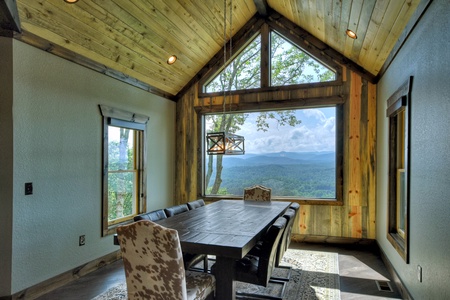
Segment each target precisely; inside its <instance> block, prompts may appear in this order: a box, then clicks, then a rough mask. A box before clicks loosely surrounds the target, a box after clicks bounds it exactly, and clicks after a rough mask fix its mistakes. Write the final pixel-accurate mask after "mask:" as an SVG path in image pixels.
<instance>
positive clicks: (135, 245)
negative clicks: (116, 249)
mask: <svg viewBox="0 0 450 300" xmlns="http://www.w3.org/2000/svg"><path fill="white" fill-rule="evenodd" d="M117 234H118V239H119V243H120V249H121V251H122V258H123V263H124V266H125V276H126V282H127V290H128V292H127V294H128V299H130V300H137V299H179V300H191V299H213V297H214V291H215V286H216V279H215V277H214V276H213V275H211V274H207V273H203V272H192V271H186V270H185V269H184V266H183V256H182V252H181V245H180V239H179V236H178V232H177V231H176V230H174V229H170V228H166V227H163V226H161V225H158V224H156V223H153V222H151V221H146V220H144V221H138V222H134V223H131V224H129V225H124V226H120V227H118V228H117ZM208 296H209V297H208ZM207 297H208V298H207Z"/></svg>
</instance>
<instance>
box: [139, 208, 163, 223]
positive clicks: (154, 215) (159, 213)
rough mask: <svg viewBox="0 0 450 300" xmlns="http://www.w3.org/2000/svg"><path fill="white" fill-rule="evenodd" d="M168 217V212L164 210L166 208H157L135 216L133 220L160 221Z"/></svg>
mask: <svg viewBox="0 0 450 300" xmlns="http://www.w3.org/2000/svg"><path fill="white" fill-rule="evenodd" d="M165 218H167V215H166V213H165V212H164V209H157V210H154V211H151V212H147V213H143V214H140V215H137V216H135V217H134V218H133V220H134V221H135V222H136V221H142V220H148V221H158V220H162V219H165Z"/></svg>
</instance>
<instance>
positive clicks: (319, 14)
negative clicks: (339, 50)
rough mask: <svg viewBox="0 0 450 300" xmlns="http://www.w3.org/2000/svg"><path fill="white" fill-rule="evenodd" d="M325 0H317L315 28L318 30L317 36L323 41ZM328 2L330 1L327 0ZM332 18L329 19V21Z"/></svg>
mask: <svg viewBox="0 0 450 300" xmlns="http://www.w3.org/2000/svg"><path fill="white" fill-rule="evenodd" d="M323 1H324V0H316V11H315V19H316V22H315V23H314V28H315V30H316V34H317V35H316V37H318V38H319V39H320V40H321V41H325V18H324V14H325V5H324V3H323ZM327 2H328V3H329V2H330V1H327ZM328 21H330V19H327V22H328Z"/></svg>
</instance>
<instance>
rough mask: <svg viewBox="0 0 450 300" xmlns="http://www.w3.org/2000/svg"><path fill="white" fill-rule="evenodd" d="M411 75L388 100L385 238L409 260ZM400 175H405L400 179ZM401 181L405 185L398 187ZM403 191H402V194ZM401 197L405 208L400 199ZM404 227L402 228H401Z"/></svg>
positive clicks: (407, 261)
mask: <svg viewBox="0 0 450 300" xmlns="http://www.w3.org/2000/svg"><path fill="white" fill-rule="evenodd" d="M412 79H413V78H412V77H410V78H409V79H408V80H407V81H406V82H405V83H404V84H403V85H402V86H401V87H400V88H399V89H398V90H397V91H396V92H395V93H394V94H393V95H392V96H391V97H389V99H388V100H387V109H386V117H387V118H388V128H389V140H388V156H389V161H388V170H389V171H388V195H387V201H388V210H387V219H388V226H387V233H386V237H387V239H388V241H389V242H390V243H391V245H392V246H393V247H394V249H395V250H396V251H397V252H398V254H399V255H400V256H401V257H402V258H403V260H404V261H405V262H406V263H409V215H410V209H409V187H410V184H409V181H410V176H409V170H410V160H409V157H410V146H409V144H410V132H411V130H410V125H411V108H410V102H411V86H412ZM400 175H402V176H404V178H400ZM401 184H404V185H403V186H401ZM402 193H403V194H402ZM402 197H403V201H404V205H405V207H401V206H400V205H401V204H403V203H402V200H401V198H402ZM401 212H403V213H404V215H403V226H400V225H399V224H400V223H401V218H402V216H400V213H401ZM401 227H404V228H401Z"/></svg>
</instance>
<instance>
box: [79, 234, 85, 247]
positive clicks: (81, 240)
mask: <svg viewBox="0 0 450 300" xmlns="http://www.w3.org/2000/svg"><path fill="white" fill-rule="evenodd" d="M85 244H86V237H85V236H84V234H83V235H80V237H79V238H78V245H79V246H84V245H85Z"/></svg>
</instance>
